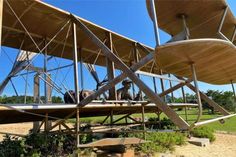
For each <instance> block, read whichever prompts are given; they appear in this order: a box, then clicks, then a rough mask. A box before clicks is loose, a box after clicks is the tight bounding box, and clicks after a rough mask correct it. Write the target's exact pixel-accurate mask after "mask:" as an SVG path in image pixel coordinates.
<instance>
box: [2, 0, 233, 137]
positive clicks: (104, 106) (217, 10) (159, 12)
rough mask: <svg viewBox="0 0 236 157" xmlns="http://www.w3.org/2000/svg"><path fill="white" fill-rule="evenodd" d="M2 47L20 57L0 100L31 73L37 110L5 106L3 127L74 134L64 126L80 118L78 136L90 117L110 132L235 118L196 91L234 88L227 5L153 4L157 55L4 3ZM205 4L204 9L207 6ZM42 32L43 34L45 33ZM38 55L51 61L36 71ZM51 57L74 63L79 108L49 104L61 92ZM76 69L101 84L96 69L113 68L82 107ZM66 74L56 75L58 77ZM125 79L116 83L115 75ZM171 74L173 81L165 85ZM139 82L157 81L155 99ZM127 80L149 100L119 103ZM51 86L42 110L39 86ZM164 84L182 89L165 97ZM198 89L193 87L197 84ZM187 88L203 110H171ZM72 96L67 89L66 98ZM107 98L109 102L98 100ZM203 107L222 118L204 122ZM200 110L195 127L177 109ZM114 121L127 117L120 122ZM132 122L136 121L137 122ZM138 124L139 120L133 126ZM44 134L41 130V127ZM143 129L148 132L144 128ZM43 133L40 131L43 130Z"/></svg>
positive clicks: (62, 16)
mask: <svg viewBox="0 0 236 157" xmlns="http://www.w3.org/2000/svg"><path fill="white" fill-rule="evenodd" d="M0 2H1V7H0V9H1V10H0V11H1V14H2V16H1V21H2V22H1V23H2V24H1V29H0V30H1V45H2V46H6V47H11V48H15V49H19V50H20V52H19V55H18V56H17V58H16V61H15V63H14V65H13V68H12V71H11V72H10V73H9V75H8V76H7V77H6V79H5V80H4V81H3V83H2V84H1V86H0V91H1V92H2V91H3V90H4V88H5V86H6V84H7V83H8V82H9V81H10V80H11V77H13V76H15V75H17V74H18V73H19V72H21V71H26V70H27V71H32V72H34V73H35V74H36V75H35V77H34V98H35V104H10V105H9V104H1V107H0V123H1V124H5V123H17V122H29V121H42V123H41V124H43V123H45V125H46V126H48V125H47V124H46V123H48V120H55V124H54V125H53V126H50V127H48V128H47V130H48V131H50V130H52V129H53V128H55V127H56V126H57V125H60V124H62V125H63V126H64V127H65V128H66V129H69V130H71V129H70V128H69V127H68V126H66V124H64V122H65V120H66V119H68V118H72V117H76V119H77V123H76V127H75V128H74V129H75V133H76V134H78V132H79V128H80V127H79V126H80V124H79V118H80V117H92V116H106V118H105V119H104V122H105V121H106V120H107V119H108V118H109V117H110V119H111V124H115V123H116V122H118V121H119V120H121V119H122V118H123V119H124V118H127V117H128V118H131V119H133V118H132V117H131V116H130V115H132V114H133V113H142V120H143V122H142V123H141V124H142V125H144V126H145V123H144V112H145V113H157V114H158V115H159V114H160V113H164V114H165V115H166V116H167V117H169V118H170V119H171V121H173V123H174V124H175V125H176V126H177V127H178V128H179V129H180V130H190V129H192V128H194V127H197V126H201V125H204V124H208V123H210V122H214V121H221V122H222V121H223V120H224V119H227V118H230V117H232V116H235V114H230V113H229V112H228V111H227V110H225V109H224V108H223V107H221V106H219V105H218V104H217V103H216V102H214V101H213V100H211V99H210V98H208V97H207V96H206V95H205V94H204V93H203V92H201V91H200V90H199V88H198V81H202V82H207V83H210V84H216V85H222V84H232V85H233V83H235V82H236V71H235V67H236V62H235V61H234V60H235V59H236V47H235V44H236V19H235V17H234V15H233V13H232V12H231V10H230V8H229V6H228V5H227V3H226V1H225V0H216V1H207V0H206V1H204V0H196V1H186V0H178V1H163V0H147V1H146V5H147V10H148V13H149V15H150V18H151V20H152V21H153V25H154V30H155V37H156V47H155V48H152V47H149V46H146V45H144V44H142V43H139V42H138V41H135V40H132V39H129V38H127V37H125V36H122V35H120V34H118V33H115V32H113V31H111V30H108V29H106V28H103V27H101V26H98V25H96V24H94V23H92V22H89V21H87V20H85V19H83V18H81V17H78V16H76V15H74V14H71V13H69V12H66V11H64V10H61V9H58V8H56V7H53V6H51V5H49V4H46V3H44V2H42V1H37V0H19V1H15V0H0ZM203 2H204V3H203ZM39 26H40V27H39ZM159 29H162V30H163V31H165V32H166V33H168V34H170V35H171V37H172V38H171V39H170V40H169V41H168V42H167V43H164V44H160V42H159V38H160V37H159ZM38 55H43V56H45V64H44V67H42V68H38V67H34V66H32V64H31V62H32V60H34V59H35V58H37V56H38ZM49 57H59V58H63V59H68V60H71V61H72V64H71V65H70V66H73V68H74V78H73V80H74V87H75V89H74V91H75V103H74V104H51V103H50V93H51V90H52V89H55V90H57V91H58V92H59V93H62V94H63V92H61V91H60V88H59V87H58V85H57V84H56V83H55V82H54V81H53V80H52V79H51V77H50V70H48V69H47V68H46V67H47V61H48V58H49ZM78 62H80V63H83V64H84V65H85V66H86V67H87V68H88V69H89V71H90V72H91V74H92V76H93V78H94V79H95V80H96V83H97V84H100V83H101V82H102V81H100V80H99V78H98V76H97V73H96V71H95V70H94V65H99V66H103V67H106V68H107V81H105V82H104V83H103V84H102V85H100V86H99V88H97V89H96V90H95V91H94V93H93V94H91V95H89V96H87V97H86V98H84V99H83V100H79V91H80V89H79V84H78V82H79V81H81V80H79V74H78V70H79V69H78ZM60 68H62V67H58V69H60ZM116 69H119V70H120V71H122V73H121V74H119V75H118V76H115V70H116ZM166 74H169V76H170V75H171V76H172V77H167V76H166ZM139 75H147V76H150V77H153V78H154V79H153V81H154V89H155V90H154V91H153V90H152V88H150V87H149V86H148V85H147V84H145V82H144V81H142V80H141V79H140V77H139ZM127 77H128V78H129V79H130V80H131V81H132V82H133V84H135V85H136V86H137V88H138V89H139V90H140V91H141V92H142V93H143V94H144V95H145V97H146V98H147V99H145V100H138V101H135V100H129V101H127V100H117V94H116V92H117V90H116V85H117V84H118V83H120V82H121V81H122V80H124V79H126V78H127ZM155 78H158V79H160V80H161V86H162V92H161V93H157V91H156V83H155ZM40 79H41V80H43V81H44V82H45V97H46V99H45V102H40V96H39V93H40V92H39V88H40V87H39V80H40ZM163 80H168V81H170V82H172V81H176V82H178V84H177V85H174V86H170V88H169V89H164V86H163ZM192 82H193V84H192ZM183 87H188V88H189V89H190V90H192V91H193V92H195V93H196V96H197V103H196V104H190V103H187V102H183V103H167V102H166V101H165V99H164V98H165V96H166V95H168V94H170V93H172V92H174V91H176V90H179V89H182V92H183V97H184V96H185V95H184V91H183ZM67 90H68V89H65V91H64V92H66V91H67ZM105 92H107V93H108V97H107V99H106V100H97V97H99V96H100V95H102V94H104V93H105ZM202 100H204V101H205V102H207V103H208V104H209V105H210V106H211V107H213V108H214V109H215V110H216V111H218V112H219V113H221V114H222V115H223V116H221V117H217V118H215V119H210V120H207V121H202V120H201V116H202V102H201V101H202ZM188 107H196V108H198V116H197V119H196V121H195V122H194V123H193V124H189V123H188V122H187V121H186V120H184V119H183V118H182V117H181V116H180V115H178V114H177V113H176V110H175V108H188ZM113 115H124V116H122V117H121V118H120V119H118V120H114V119H113ZM133 120H134V119H133ZM134 121H135V120H134ZM40 126H41V125H40ZM144 128H145V127H144ZM39 129H40V127H39Z"/></svg>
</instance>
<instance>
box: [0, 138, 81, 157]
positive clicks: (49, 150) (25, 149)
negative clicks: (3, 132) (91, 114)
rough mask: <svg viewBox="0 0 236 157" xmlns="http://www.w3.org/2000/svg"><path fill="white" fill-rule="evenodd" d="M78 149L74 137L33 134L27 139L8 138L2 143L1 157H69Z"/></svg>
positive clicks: (0, 148)
mask: <svg viewBox="0 0 236 157" xmlns="http://www.w3.org/2000/svg"><path fill="white" fill-rule="evenodd" d="M75 149H76V143H75V138H74V137H73V136H72V135H58V134H31V135H28V136H26V137H25V138H11V137H10V136H6V138H4V140H3V141H2V142H0V157H11V156H12V157H14V156H33V157H39V156H67V155H69V154H71V153H73V151H74V150H75Z"/></svg>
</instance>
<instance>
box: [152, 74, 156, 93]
mask: <svg viewBox="0 0 236 157" xmlns="http://www.w3.org/2000/svg"><path fill="white" fill-rule="evenodd" d="M152 81H153V86H154V92H155V93H156V94H157V84H156V79H155V77H152Z"/></svg>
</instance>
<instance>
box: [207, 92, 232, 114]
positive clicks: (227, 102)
mask: <svg viewBox="0 0 236 157" xmlns="http://www.w3.org/2000/svg"><path fill="white" fill-rule="evenodd" d="M206 95H207V96H208V97H210V98H211V99H212V100H213V101H215V102H216V103H218V104H219V105H220V106H222V107H224V108H225V109H226V110H228V111H234V110H235V100H234V95H233V92H230V91H226V92H223V91H219V90H208V91H207V92H206Z"/></svg>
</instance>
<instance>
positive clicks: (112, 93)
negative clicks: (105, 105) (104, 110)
mask: <svg viewBox="0 0 236 157" xmlns="http://www.w3.org/2000/svg"><path fill="white" fill-rule="evenodd" d="M106 36H107V40H106V46H107V47H108V48H109V49H110V50H111V52H112V53H113V43H112V34H111V33H110V32H109V33H108V34H107V35H106ZM106 65H107V77H108V81H110V80H112V79H114V78H115V65H114V62H112V61H110V60H109V58H106ZM109 99H111V100H117V94H116V88H115V86H114V87H112V88H111V89H109Z"/></svg>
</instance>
